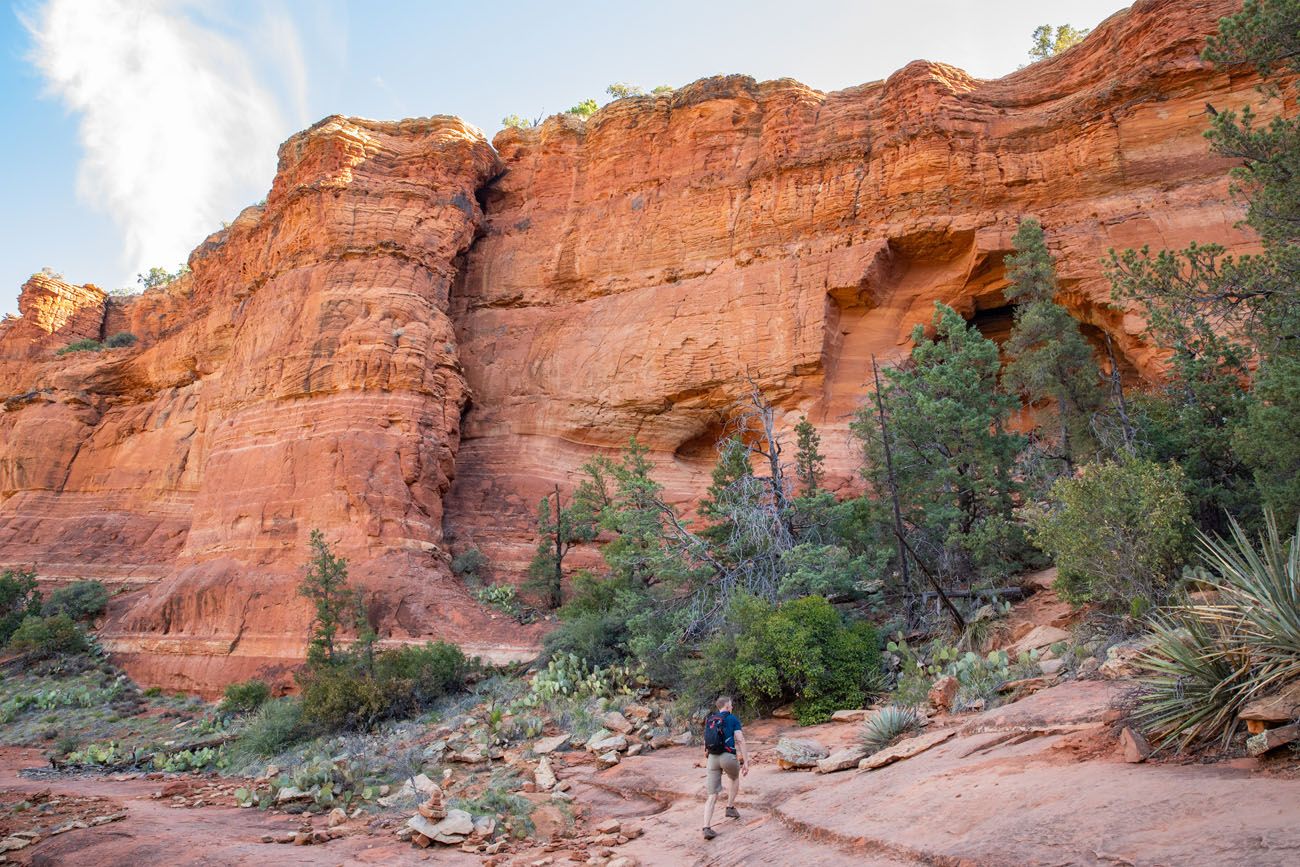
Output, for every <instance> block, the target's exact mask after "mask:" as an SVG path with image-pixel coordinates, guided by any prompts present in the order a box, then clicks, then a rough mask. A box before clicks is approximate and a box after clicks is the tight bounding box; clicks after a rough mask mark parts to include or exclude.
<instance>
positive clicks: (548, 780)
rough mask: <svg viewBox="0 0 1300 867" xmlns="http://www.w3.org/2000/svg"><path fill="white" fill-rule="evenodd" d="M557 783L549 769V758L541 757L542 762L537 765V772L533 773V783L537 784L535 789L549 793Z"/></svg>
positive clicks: (556, 778) (553, 772) (557, 779)
mask: <svg viewBox="0 0 1300 867" xmlns="http://www.w3.org/2000/svg"><path fill="white" fill-rule="evenodd" d="M559 781H560V780H559V778H558V777H556V776H555V771H554V770H553V769H552V768H551V759H550V756H542V760H541V761H539V762H538V763H537V770H535V771H533V782H535V783H536V784H537V788H539V789H541V790H542V791H544V792H546V791H550V790H551V789H553V788H554V787H555V784H556V783H558V782H559Z"/></svg>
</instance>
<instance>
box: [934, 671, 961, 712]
mask: <svg viewBox="0 0 1300 867" xmlns="http://www.w3.org/2000/svg"><path fill="white" fill-rule="evenodd" d="M960 688H961V683H959V682H958V680H957V678H955V677H953V676H952V675H950V674H947V675H944V676H943V677H941V678H939V679H938V680H936V681H935V682H934V685H933V686H931V687H930V694H929V699H930V704H931V705H933V706H934V708H935V710H942V711H950V710H952V702H953V699H954V698H956V697H957V690H958V689H960Z"/></svg>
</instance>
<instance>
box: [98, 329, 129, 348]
mask: <svg viewBox="0 0 1300 867" xmlns="http://www.w3.org/2000/svg"><path fill="white" fill-rule="evenodd" d="M135 342H136V337H135V335H134V334H132V333H131V332H129V331H119V332H117V333H116V334H114V335H113V336H112V337H110V338H108V339H107V340H105V341H104V346H106V347H107V348H109V349H119V348H121V347H123V346H134V345H135Z"/></svg>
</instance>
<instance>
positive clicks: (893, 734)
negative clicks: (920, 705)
mask: <svg viewBox="0 0 1300 867" xmlns="http://www.w3.org/2000/svg"><path fill="white" fill-rule="evenodd" d="M920 725H921V715H920V714H918V713H917V712H916V708H915V707H907V706H904V705H897V704H890V705H886V706H884V707H882V708H881V709H880V710H878V711H876V712H875V713H873V714H872V715H871V716H870V717H868V718H867V721H866V722H865V723H863V724H862V745H863V746H864V747H866V748H867V750H868V751H870V752H873V753H875V752H879V751H880V750H883V749H884V748H885V747H887V746H889V745H890V744H892V743H893V742H894V741H896V740H898V739H899V738H901V737H902V736H903V735H905V734H908V733H909V732H913V731H915V730H916V729H917V728H919V727H920Z"/></svg>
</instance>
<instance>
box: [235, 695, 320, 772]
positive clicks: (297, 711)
mask: <svg viewBox="0 0 1300 867" xmlns="http://www.w3.org/2000/svg"><path fill="white" fill-rule="evenodd" d="M306 735H307V729H306V726H305V725H304V723H303V719H302V702H301V700H300V699H299V698H298V697H296V696H290V697H286V698H278V699H274V700H271V701H268V702H266V703H265V704H263V705H262V706H261V707H260V708H259V709H258V710H257V712H256V713H255V714H253V716H252V718H251V719H250V720H249V722H248V724H247V725H246V726H245V727H244V728H243V729H242V730H241V731H240V733H239V737H238V738H237V740H236V742H235V748H236V750H238V751H239V752H242V753H244V754H247V755H251V756H257V757H260V758H268V757H270V756H274V755H278V754H279V753H282V752H284V751H285V750H286V749H288V748H289V747H291V746H293V745H294V744H296V743H298V742H299V741H301V740H302V739H303V738H305V737H306Z"/></svg>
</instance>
